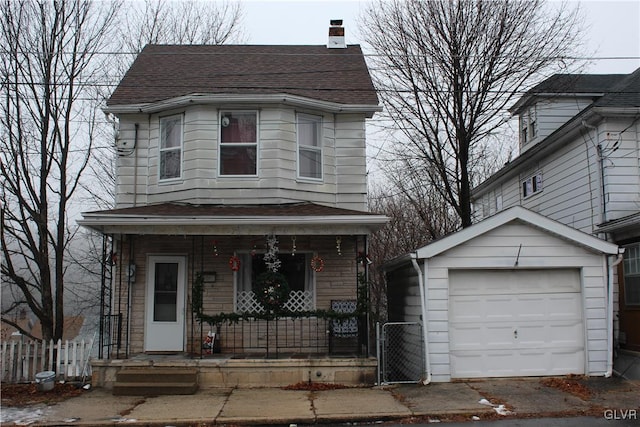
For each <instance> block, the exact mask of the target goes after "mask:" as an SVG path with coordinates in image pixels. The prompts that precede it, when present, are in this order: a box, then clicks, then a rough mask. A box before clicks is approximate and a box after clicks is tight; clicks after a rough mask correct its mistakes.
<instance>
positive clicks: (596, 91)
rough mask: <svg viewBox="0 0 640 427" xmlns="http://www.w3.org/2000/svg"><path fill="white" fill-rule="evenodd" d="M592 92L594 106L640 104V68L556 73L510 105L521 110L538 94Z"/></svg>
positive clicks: (563, 94) (581, 94)
mask: <svg viewBox="0 0 640 427" xmlns="http://www.w3.org/2000/svg"><path fill="white" fill-rule="evenodd" d="M549 95H558V96H590V97H592V98H593V100H594V102H593V104H592V106H593V107H616V108H625V107H640V68H638V69H637V70H635V71H634V72H633V73H630V74H555V75H553V76H551V77H549V78H548V79H546V80H545V81H543V82H541V83H539V84H537V85H536V86H534V87H533V88H531V89H530V90H528V91H527V93H526V94H525V95H524V96H523V97H522V98H521V99H520V100H519V101H518V102H517V103H516V104H515V105H514V106H513V107H511V108H510V111H511V113H513V114H518V113H519V112H520V111H521V110H522V108H524V107H526V106H528V105H530V104H531V103H532V102H534V99H535V98H536V97H539V96H545V97H547V96H549Z"/></svg>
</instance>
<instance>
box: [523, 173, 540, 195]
mask: <svg viewBox="0 0 640 427" xmlns="http://www.w3.org/2000/svg"><path fill="white" fill-rule="evenodd" d="M541 191H542V174H541V173H537V174H535V175H531V176H530V177H529V178H527V179H525V180H524V181H522V198H523V199H524V198H527V197H529V196H532V195H534V194H536V193H539V192H541Z"/></svg>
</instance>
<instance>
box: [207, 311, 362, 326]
mask: <svg viewBox="0 0 640 427" xmlns="http://www.w3.org/2000/svg"><path fill="white" fill-rule="evenodd" d="M361 314H362V313H358V312H354V313H339V312H337V311H333V310H312V311H288V310H282V311H279V312H278V314H277V315H276V314H274V313H269V312H264V313H219V314H215V315H207V314H203V313H198V314H197V315H196V317H197V319H198V320H199V321H201V322H204V323H208V324H209V325H212V326H217V325H222V324H223V323H227V324H232V323H238V322H240V321H241V320H275V319H278V318H290V319H291V320H296V319H305V318H310V317H317V318H319V319H325V320H348V319H352V318H354V317H357V316H359V315H361Z"/></svg>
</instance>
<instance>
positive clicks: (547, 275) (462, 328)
mask: <svg viewBox="0 0 640 427" xmlns="http://www.w3.org/2000/svg"><path fill="white" fill-rule="evenodd" d="M449 286H450V288H449V320H450V327H449V335H450V336H449V338H450V344H449V345H450V361H451V376H452V377H453V378H469V377H510V376H542V375H566V374H582V373H584V366H585V348H584V342H585V341H584V325H583V316H582V293H581V286H580V273H579V271H578V270H568V269H567V270H560V269H558V270H554V269H550V270H497V271H483V270H475V271H474V270H458V271H456V270H451V271H450V272H449Z"/></svg>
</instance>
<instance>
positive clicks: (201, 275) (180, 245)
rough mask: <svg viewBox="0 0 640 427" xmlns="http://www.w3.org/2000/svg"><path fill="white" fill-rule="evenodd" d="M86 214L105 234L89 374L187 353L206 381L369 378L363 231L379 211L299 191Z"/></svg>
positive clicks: (105, 380)
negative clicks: (286, 201)
mask: <svg viewBox="0 0 640 427" xmlns="http://www.w3.org/2000/svg"><path fill="white" fill-rule="evenodd" d="M84 217H85V219H84V220H83V221H82V224H83V225H85V226H88V227H90V228H93V229H95V230H98V231H100V232H101V233H103V235H104V236H105V244H104V251H105V254H104V259H105V264H104V268H103V271H104V275H103V276H104V277H103V292H102V295H101V307H102V313H101V317H102V322H101V328H100V347H99V359H100V360H96V361H94V362H93V363H92V366H93V369H94V372H95V376H94V380H95V381H96V385H98V386H104V387H109V384H112V383H113V382H114V381H115V376H116V374H117V372H118V371H120V370H122V369H125V368H131V367H136V366H139V367H143V366H144V367H158V366H172V367H177V366H187V365H188V366H189V367H192V368H195V369H197V372H198V378H199V381H201V383H202V384H218V385H229V384H233V385H234V386H238V385H239V384H240V383H242V384H245V385H249V384H262V385H264V384H274V383H277V384H281V383H287V384H290V383H292V382H300V381H323V382H347V383H349V384H360V383H372V382H373V378H374V377H375V366H376V362H375V358H372V357H371V356H372V353H373V352H374V351H373V350H372V348H371V345H370V341H371V340H370V334H369V331H370V328H369V319H368V308H367V307H368V291H369V290H368V264H369V261H368V258H367V236H368V234H369V233H370V232H371V231H372V230H373V229H375V228H377V227H378V226H380V225H382V224H383V223H384V222H385V221H386V217H382V216H378V215H373V214H367V213H362V212H356V211H347V210H343V209H336V208H329V207H323V206H318V205H312V204H306V203H304V204H295V205H293V206H292V205H286V206H285V207H283V206H281V205H277V206H263V207H256V206H251V207H244V208H240V207H234V208H230V207H220V206H192V205H162V206H147V207H141V208H127V209H118V210H113V211H102V212H96V213H85V214H84ZM271 275H275V276H276V277H277V280H276V279H273V278H272V276H271ZM265 276H266V277H267V279H264V277H265ZM281 279H282V282H284V284H283V283H280V281H281ZM274 280H275V282H274ZM281 285H283V286H281ZM283 289H284V290H283Z"/></svg>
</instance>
